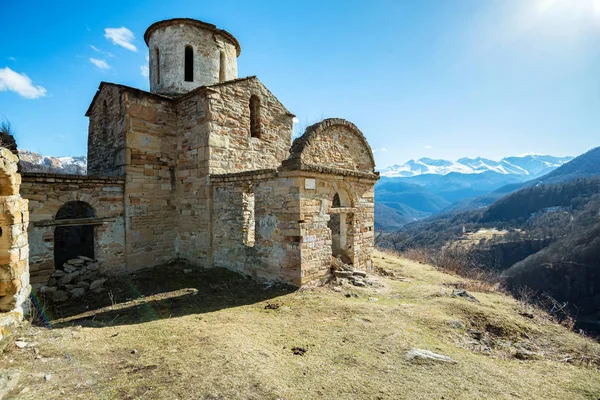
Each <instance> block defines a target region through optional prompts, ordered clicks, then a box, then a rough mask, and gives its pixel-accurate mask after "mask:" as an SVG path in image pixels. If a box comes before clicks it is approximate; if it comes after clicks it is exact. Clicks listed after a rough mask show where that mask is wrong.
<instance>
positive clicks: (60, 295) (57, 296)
mask: <svg viewBox="0 0 600 400" xmlns="http://www.w3.org/2000/svg"><path fill="white" fill-rule="evenodd" d="M68 299H69V294H68V293H67V292H65V291H64V290H57V291H56V292H54V294H53V295H52V301H53V302H55V303H62V302H63V301H67V300H68Z"/></svg>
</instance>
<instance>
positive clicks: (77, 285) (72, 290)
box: [39, 256, 107, 303]
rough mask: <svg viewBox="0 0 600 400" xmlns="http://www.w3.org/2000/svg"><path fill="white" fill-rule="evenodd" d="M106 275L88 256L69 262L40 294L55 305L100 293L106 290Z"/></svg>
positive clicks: (53, 276) (55, 274)
mask: <svg viewBox="0 0 600 400" xmlns="http://www.w3.org/2000/svg"><path fill="white" fill-rule="evenodd" d="M106 280H107V279H106V278H105V277H104V274H102V273H101V272H100V271H99V269H98V263H97V262H96V261H95V260H93V259H91V258H89V257H86V256H78V257H77V258H73V259H71V260H68V261H67V262H66V263H64V264H63V266H62V268H61V269H57V270H56V271H54V273H53V274H52V276H51V278H50V280H49V281H48V283H47V285H46V286H42V287H41V288H40V289H39V291H40V293H46V294H47V295H48V297H49V298H50V299H52V301H53V302H54V303H62V302H65V301H67V300H69V299H77V298H80V297H83V296H84V295H85V294H86V293H88V292H90V291H91V292H95V293H100V292H103V291H104V290H105V288H104V283H105V282H106Z"/></svg>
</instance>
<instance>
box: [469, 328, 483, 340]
mask: <svg viewBox="0 0 600 400" xmlns="http://www.w3.org/2000/svg"><path fill="white" fill-rule="evenodd" d="M467 333H468V334H469V335H471V337H472V338H473V339H475V340H481V338H483V332H481V331H478V330H476V329H469V330H468V331H467Z"/></svg>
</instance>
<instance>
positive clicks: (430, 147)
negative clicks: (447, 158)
mask: <svg viewBox="0 0 600 400" xmlns="http://www.w3.org/2000/svg"><path fill="white" fill-rule="evenodd" d="M425 148H426V149H433V146H429V145H427V146H425Z"/></svg>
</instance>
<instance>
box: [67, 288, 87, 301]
mask: <svg viewBox="0 0 600 400" xmlns="http://www.w3.org/2000/svg"><path fill="white" fill-rule="evenodd" d="M69 293H71V296H73V298H74V299H76V298H78V297H81V296H83V295H84V294H85V288H82V287H78V288H75V289H71V290H69Z"/></svg>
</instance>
